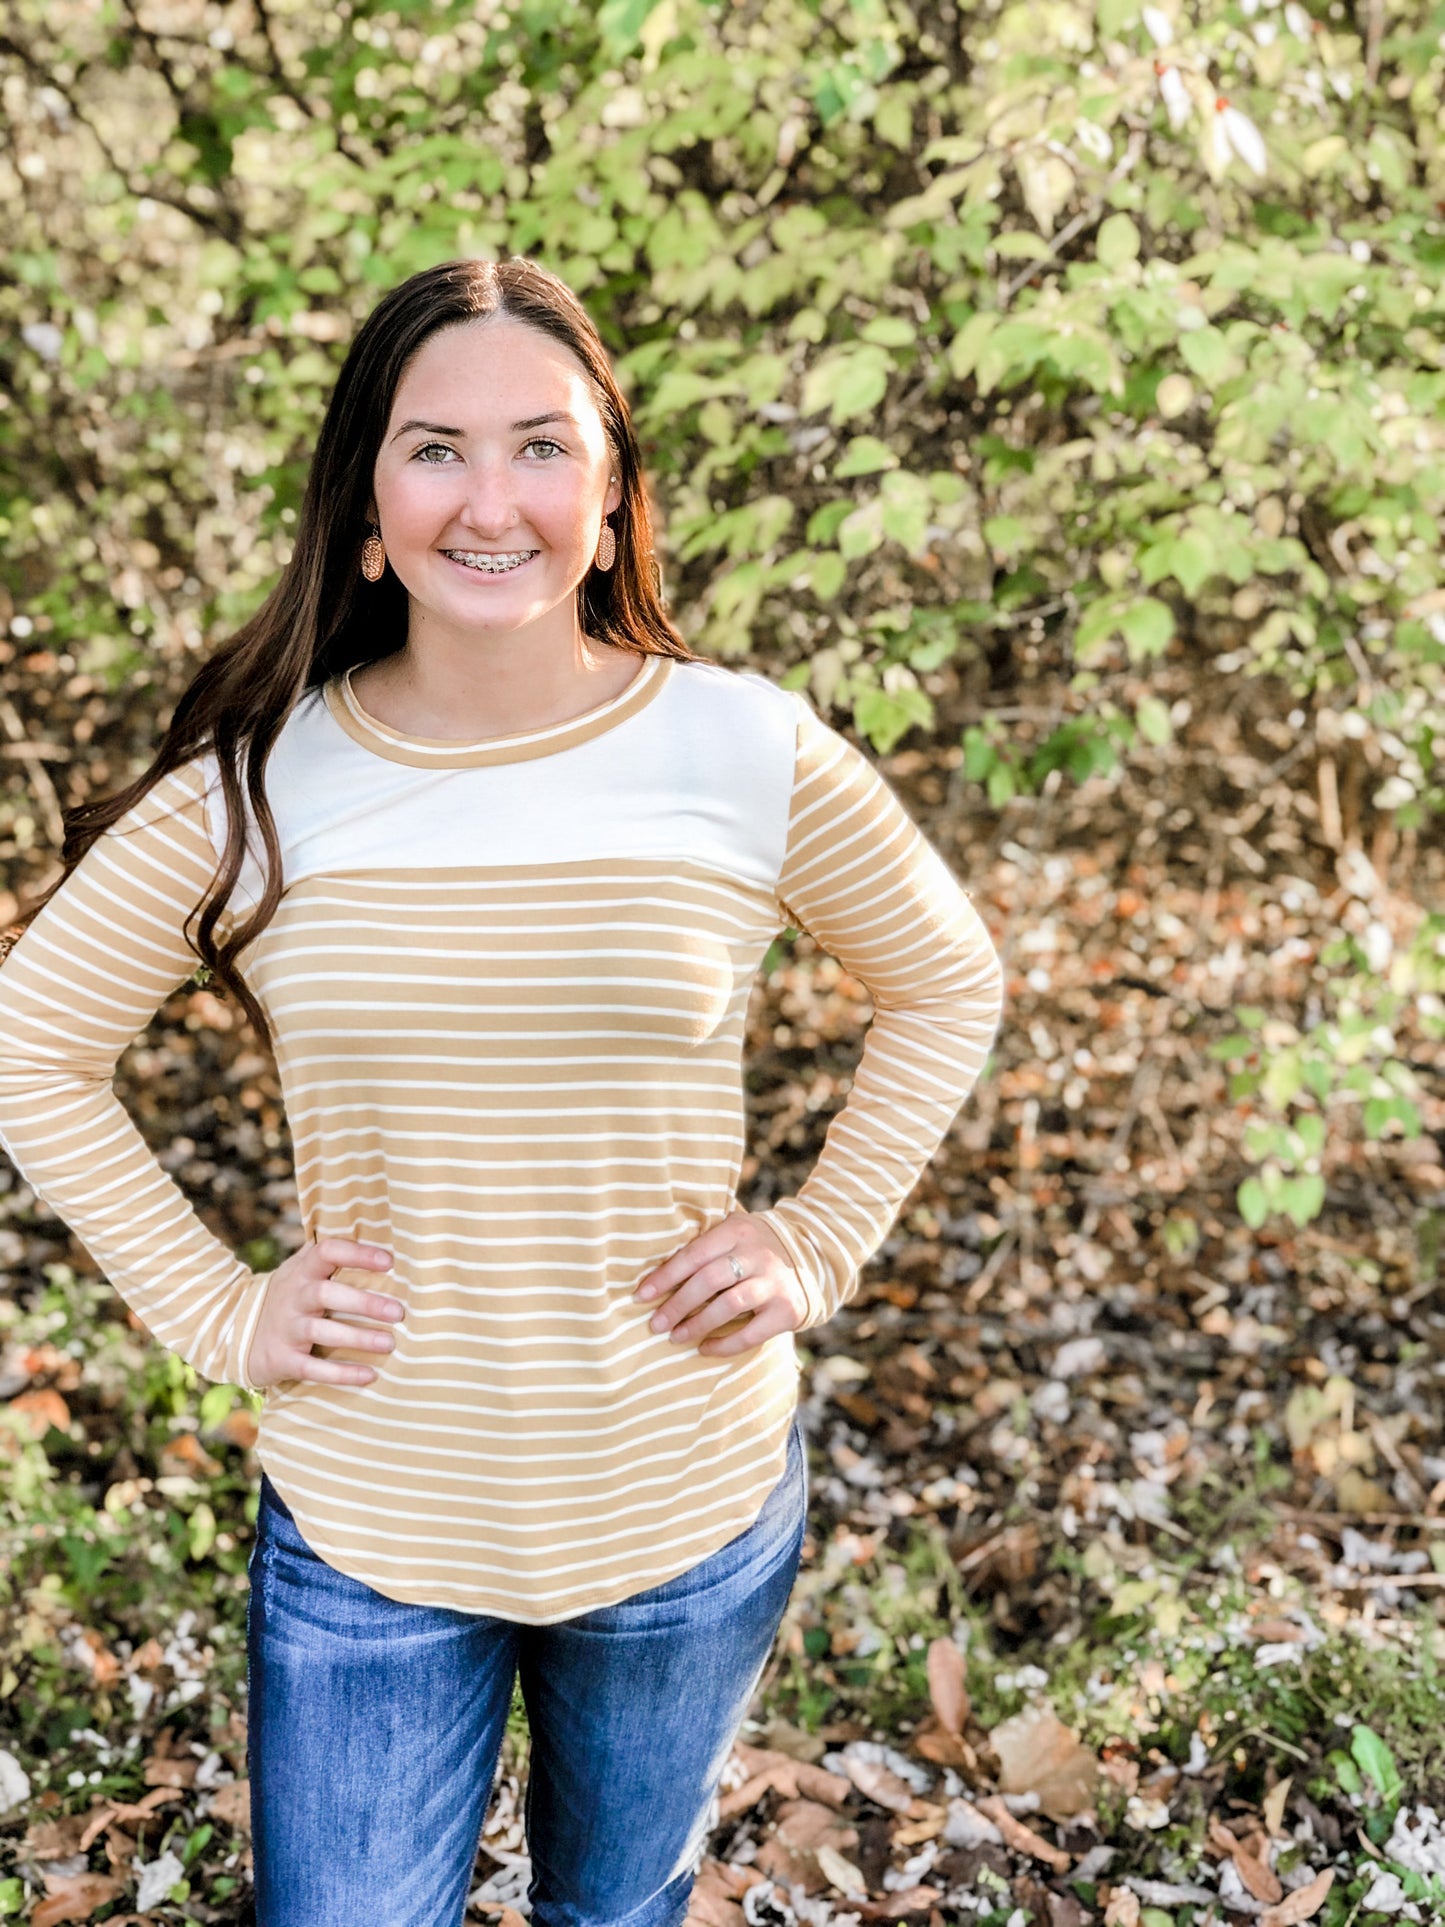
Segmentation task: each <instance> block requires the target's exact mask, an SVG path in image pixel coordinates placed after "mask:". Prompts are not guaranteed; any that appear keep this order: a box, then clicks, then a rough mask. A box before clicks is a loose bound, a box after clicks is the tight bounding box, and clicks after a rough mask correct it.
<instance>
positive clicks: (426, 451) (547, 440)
mask: <svg viewBox="0 0 1445 1927" xmlns="http://www.w3.org/2000/svg"><path fill="white" fill-rule="evenodd" d="M525 446H526V447H527V448H549V449H552V450H553V451H554V452H555V453H556V454H558V455H564V454H565V453H566V450H565V449H564V448H563V446H562V444H561V443H560V442H554V441H553V440H552V438H551V436H550V435H536V436H534V437H533V438H532V440H531V441H530V442H527V443H526V444H525ZM434 449H440V450H441V453H442V454H443V455H452V454H455V452H456V451H455V450H454V449H451V448H448V447H447V445H446V443H445V442H423V443H422V445H421V447H420V448H419V449H418V450H417V451H416V454H415V455H414V456H413V458H412V459H413V460H414V461H418V462H425V463H426V465H427V467H428V468H439V467H440V466H441V463H440V462H439V461H438V462H434V461H432V460H431V459H430V457H431V454H432V451H433V450H434ZM544 459H545V460H547V461H549V462H550V461H551V460H552V456H551V455H548V456H546V457H545V458H544Z"/></svg>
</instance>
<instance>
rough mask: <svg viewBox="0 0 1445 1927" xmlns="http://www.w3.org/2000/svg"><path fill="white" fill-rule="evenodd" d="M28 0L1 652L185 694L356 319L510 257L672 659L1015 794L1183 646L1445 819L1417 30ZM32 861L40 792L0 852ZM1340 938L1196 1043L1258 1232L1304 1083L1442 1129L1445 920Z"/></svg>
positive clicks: (1443, 296)
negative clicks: (642, 549)
mask: <svg viewBox="0 0 1445 1927" xmlns="http://www.w3.org/2000/svg"><path fill="white" fill-rule="evenodd" d="M5 22H6V24H5V26H4V29H3V31H0V69H3V88H4V108H5V119H6V123H7V131H6V135H5V139H4V145H3V149H0V208H3V211H4V218H5V225H6V230H7V232H8V234H9V236H10V245H9V249H8V255H7V261H6V266H5V270H4V274H3V277H0V337H3V338H0V372H3V375H4V384H3V385H4V388H5V390H6V392H5V393H4V394H3V395H0V403H3V406H0V553H3V556H4V559H5V571H6V576H7V578H8V580H9V583H10V585H11V586H10V591H9V596H10V599H11V601H12V603H13V607H7V608H4V609H0V614H6V615H8V616H9V617H10V633H11V636H12V638H15V639H17V640H19V641H20V642H21V643H22V644H24V642H25V639H26V638H28V637H34V638H35V639H36V641H35V643H32V644H29V645H28V646H30V647H34V646H36V644H38V643H40V642H41V641H42V640H43V644H44V646H45V648H46V649H48V650H49V651H51V652H61V653H63V655H64V657H65V658H67V659H69V660H71V661H73V663H74V664H75V665H76V667H77V668H78V669H79V670H80V671H81V672H82V673H91V674H95V673H100V674H102V675H104V676H105V677H106V678H107V679H108V680H109V681H110V682H111V683H112V685H113V686H119V685H121V684H123V683H125V682H126V681H127V680H134V679H136V678H137V677H154V678H155V679H156V680H157V681H158V682H159V683H160V684H161V685H162V686H163V687H165V686H170V685H173V684H175V683H176V682H177V681H178V679H179V678H180V677H181V675H182V674H183V672H184V670H185V666H186V664H187V663H188V662H189V661H190V660H192V659H193V658H194V656H195V655H196V654H198V653H201V652H204V650H205V649H206V648H207V647H208V646H209V643H210V641H211V640H213V639H214V638H215V637H216V636H218V635H219V634H221V633H224V631H225V630H226V629H227V628H228V627H229V626H231V625H233V624H234V623H235V622H237V621H238V620H239V619H240V618H241V617H242V616H244V615H245V614H246V613H247V612H248V611H249V610H250V609H251V608H252V607H253V606H254V604H255V602H256V600H257V599H258V597H259V595H260V593H261V592H262V591H263V589H264V588H265V586H267V585H268V584H269V583H270V581H271V580H272V579H273V578H274V576H275V573H276V571H277V569H278V568H279V567H280V566H281V565H282V563H283V562H284V560H285V558H286V554H287V545H288V539H289V538H288V529H289V526H290V525H291V523H292V522H293V521H294V517H295V512H296V504H297V501H298V496H299V491H300V488H301V486H302V482H303V478H304V473H305V465H306V461H307V457H308V453H309V448H310V445H311V441H312V437H313V435H314V431H315V429H316V426H317V423H318V420H319V416H320V412H321V410H322V407H323V405H324V401H325V397H326V395H327V392H328V389H329V386H330V383H331V381H332V378H333V375H334V372H335V369H336V367H337V365H338V362H339V358H340V355H341V353H342V352H343V345H344V343H345V341H346V340H347V338H348V337H349V335H350V333H351V331H352V330H353V328H354V327H355V325H356V324H357V322H358V321H359V320H360V319H361V318H362V317H363V316H364V314H365V313H366V312H367V311H368V310H369V308H370V307H371V306H372V305H373V303H374V302H375V300H376V299H377V297H378V295H379V293H380V292H381V291H382V290H383V289H385V288H386V287H388V286H390V285H392V284H394V283H395V282H396V281H397V280H399V279H400V278H402V277H403V276H405V275H407V274H409V273H411V272H413V271H414V270H416V269H418V268H421V267H424V266H427V265H429V264H431V263H434V262H436V261H439V260H442V259H446V258H449V257H453V256H457V255H466V254H496V253H499V252H523V253H529V254H533V255H535V256H536V257H537V258H539V259H540V260H542V261H543V262H544V263H545V264H546V265H547V266H549V267H551V268H553V269H554V270H556V271H557V272H558V273H560V274H561V275H563V276H564V277H565V278H566V279H567V280H568V281H569V282H570V284H571V285H572V286H573V287H574V288H575V289H576V290H577V291H578V293H579V294H580V295H581V296H582V298H583V299H584V300H585V302H586V303H587V305H588V307H589V309H590V311H591V312H592V314H593V315H594V317H595V319H596V321H597V323H598V326H599V327H600V329H601V331H602V333H603V336H604V338H605V339H606V341H607V342H608V345H609V348H610V350H611V352H612V354H613V356H614V360H615V363H616V366H617V369H618V372H619V375H620V377H621V379H622V381H623V383H624V385H625V387H626V388H627V390H628V392H629V395H630V398H631V401H632V404H633V407H634V410H635V414H636V419H637V422H638V426H639V429H640V432H641V434H642V436H643V439H644V445H645V454H646V459H647V462H648V466H649V472H650V474H651V476H652V478H653V482H654V485H655V489H656V493H657V497H658V506H659V509H660V511H661V520H662V523H663V527H664V536H663V549H662V555H661V560H662V563H663V569H664V579H665V585H666V589H667V593H668V596H669V600H670V603H671V606H672V608H673V611H674V614H675V616H676V619H677V620H678V621H679V622H680V623H681V625H682V626H683V627H684V629H685V630H686V631H687V633H688V634H689V635H690V636H691V637H692V639H693V640H694V641H695V643H696V644H697V646H699V647H700V648H702V649H704V650H707V651H711V652H714V653H716V654H718V655H721V656H724V657H729V658H740V657H745V656H746V657H751V658H752V659H753V660H755V661H756V662H757V663H758V664H759V665H760V666H762V667H764V668H766V669H767V670H768V671H769V672H770V673H772V674H774V675H776V676H778V677H779V678H781V679H782V680H784V681H785V682H788V683H791V684H797V685H806V686H807V687H808V688H809V689H810V691H811V693H812V694H813V696H814V697H815V699H816V700H817V701H818V702H819V703H821V704H822V705H824V706H825V707H831V710H832V713H834V714H835V715H836V716H837V717H838V718H839V719H840V720H851V721H852V722H853V723H854V724H855V725H856V727H857V729H858V731H859V732H860V734H861V735H862V736H863V737H864V738H865V739H866V740H867V741H868V742H869V743H871V744H872V746H873V747H874V748H875V749H877V750H879V751H887V750H889V749H891V748H893V747H894V746H895V745H897V744H899V743H900V742H902V741H904V740H905V739H906V738H907V737H908V735H909V732H910V731H911V732H915V736H914V740H919V741H921V740H923V738H924V736H925V735H926V734H927V733H928V732H947V733H948V734H951V735H952V736H953V737H954V738H955V740H961V746H962V750H963V764H962V779H963V781H964V782H965V783H967V784H970V785H977V786H978V788H977V790H976V791H975V792H974V795H975V798H976V801H977V803H978V804H979V805H980V806H984V805H986V806H988V807H992V808H995V809H1002V808H1004V807H1006V806H1007V805H1008V804H1009V802H1010V800H1011V799H1013V798H1016V797H1018V796H1020V795H1029V794H1032V793H1035V792H1037V791H1039V790H1041V789H1045V788H1047V787H1048V786H1050V785H1051V784H1052V785H1057V783H1058V782H1060V781H1068V782H1074V781H1087V780H1091V779H1092V780H1099V779H1107V778H1108V777H1109V775H1110V773H1111V772H1113V771H1115V770H1116V769H1117V768H1118V766H1119V764H1120V759H1126V758H1130V757H1135V756H1141V755H1145V756H1147V755H1150V754H1155V755H1157V754H1158V752H1159V751H1160V750H1161V749H1163V748H1167V746H1168V744H1169V742H1170V740H1171V738H1172V736H1173V735H1174V733H1175V732H1176V731H1177V730H1180V729H1182V728H1185V727H1186V726H1188V725H1189V724H1190V721H1191V716H1192V713H1193V699H1192V698H1191V696H1190V695H1189V694H1188V693H1183V694H1181V693H1180V692H1181V690H1185V691H1186V692H1187V689H1188V681H1187V678H1188V677H1189V676H1190V675H1193V674H1195V673H1196V672H1202V671H1204V670H1207V671H1208V672H1209V674H1210V675H1211V676H1212V677H1214V678H1215V680H1216V686H1217V685H1218V679H1219V678H1221V677H1222V678H1223V679H1224V684H1225V687H1226V688H1232V687H1234V686H1235V685H1242V684H1244V683H1246V682H1248V681H1249V680H1250V679H1253V678H1261V677H1262V678H1265V679H1266V680H1267V684H1268V689H1269V696H1268V700H1269V701H1270V703H1271V704H1272V705H1273V706H1274V708H1275V710H1276V711H1277V713H1278V714H1280V715H1281V716H1284V715H1287V716H1288V719H1289V720H1288V727H1289V729H1290V731H1291V732H1292V733H1293V734H1294V735H1295V736H1296V737H1297V738H1298V739H1299V742H1300V744H1301V745H1302V747H1303V749H1304V750H1305V751H1306V752H1307V753H1308V754H1309V755H1310V756H1312V757H1314V758H1315V759H1316V761H1317V763H1318V765H1319V768H1320V775H1321V782H1322V784H1323V783H1326V767H1325V766H1326V765H1327V766H1328V770H1327V776H1328V783H1327V784H1326V788H1328V789H1329V791H1330V793H1331V794H1335V793H1343V794H1345V795H1346V796H1347V797H1350V796H1352V797H1354V798H1356V799H1357V800H1356V803H1355V804H1354V806H1353V818H1352V820H1347V821H1346V822H1345V823H1344V824H1343V830H1342V834H1343V835H1344V837H1345V839H1346V840H1347V841H1348V842H1349V843H1350V844H1351V846H1352V847H1357V846H1359V844H1360V838H1361V835H1362V831H1363V829H1365V828H1375V829H1378V827H1379V825H1380V824H1381V823H1386V824H1388V825H1390V826H1392V829H1393V831H1395V832H1398V833H1399V834H1400V835H1402V836H1403V837H1404V838H1405V842H1404V844H1403V845H1400V846H1395V845H1392V847H1401V848H1403V849H1404V850H1405V852H1406V854H1407V855H1409V854H1411V853H1413V852H1415V851H1417V850H1419V849H1421V848H1423V847H1424V846H1425V844H1427V843H1428V842H1429V841H1430V840H1431V839H1433V838H1434V837H1435V836H1436V832H1437V825H1438V813H1439V811H1440V810H1441V807H1442V805H1445V782H1442V776H1441V763H1442V757H1441V751H1442V743H1445V695H1442V663H1445V587H1442V572H1441V568H1440V556H1439V529H1440V524H1441V517H1442V511H1445V221H1442V215H1445V125H1442V116H1441V100H1442V95H1445V7H1442V6H1441V5H1438V4H1436V5H1430V4H1425V3H1424V0H1360V4H1359V5H1358V7H1357V8H1356V9H1354V10H1352V9H1351V8H1350V7H1347V6H1346V5H1344V4H1342V3H1341V0H1335V3H1334V4H1330V5H1324V4H1319V3H1318V0H1317V4H1315V5H1314V6H1313V7H1305V6H1303V5H1301V4H1298V0H1291V3H1290V4H1289V5H1286V6H1283V7H1281V6H1279V5H1277V4H1267V0H1235V4H1225V5H1217V6H1202V5H1201V6H1197V7H1194V8H1190V7H1187V6H1183V5H1178V4H1166V0H1160V5H1159V6H1157V7H1141V6H1140V5H1138V4H1136V0H1100V3H1099V4H1097V5H1088V4H1083V3H1082V0H1043V3H1042V4H1040V3H1039V0H994V4H983V5H978V6H970V7H967V8H958V7H954V6H951V5H926V6H925V5H919V6H909V5H906V4H903V0H768V3H767V4H766V5H764V4H761V3H760V0H733V3H732V4H727V3H726V0H602V4H600V5H593V6H588V7H582V6H578V5H576V4H575V3H574V0H516V4H511V5H492V4H488V0H480V4H478V3H477V0H467V4H460V5H439V6H428V5H421V4H413V3H411V0H405V3H404V4H400V5H396V4H392V5H384V4H372V3H371V0H362V3H361V4H337V5H334V6H329V7H328V6H326V5H323V4H320V3H319V0H284V3H282V4H278V0H265V4H262V0H250V3H249V4H202V0H167V4H159V3H156V4H148V5H146V4H141V0H10V5H9V6H8V8H7V10H6V15H5ZM1181 673H1182V675H1183V677H1184V679H1185V680H1183V681H1181ZM941 703H942V705H943V707H942V708H941V707H940V704H941ZM1196 720H1197V719H1196ZM1331 786H1332V787H1331ZM1321 798H1322V800H1321V811H1322V813H1327V811H1328V803H1327V797H1326V790H1325V789H1322V791H1321ZM1348 814H1349V812H1348V811H1347V815H1348ZM7 819H8V823H7ZM1324 827H1325V828H1328V827H1329V826H1328V825H1325V826H1324ZM7 837H8V841H7ZM36 838H37V822H36V816H35V812H34V809H33V807H32V806H31V804H30V803H29V802H28V801H27V795H26V791H25V788H24V785H23V784H12V785H11V794H10V796H9V797H8V798H6V799H4V800H3V801H0V856H3V855H7V854H9V855H19V856H21V857H23V856H24V853H25V851H26V850H27V848H29V847H30V846H31V845H33V844H34V843H35V842H36ZM1430 907H1431V906H1429V905H1422V909H1428V908H1430ZM1331 968H1332V970H1333V971H1334V972H1335V974H1334V975H1333V976H1332V978H1331V981H1330V984H1329V986H1328V992H1327V995H1326V997H1325V998H1324V999H1323V1001H1322V1002H1321V1004H1320V1007H1319V1009H1318V1010H1316V1011H1314V1012H1313V1013H1308V1014H1303V1013H1302V1015H1301V1021H1300V1023H1299V1024H1298V1025H1294V1026H1290V1025H1286V1026H1284V1027H1283V1028H1281V1026H1279V1025H1278V1024H1275V1025H1274V1026H1272V1027H1269V1026H1265V1025H1263V1022H1262V1020H1258V1021H1256V1020H1257V1019H1258V1016H1259V1014H1258V1013H1253V1014H1251V1013H1244V1014H1243V1019H1242V1026H1241V1029H1240V1031H1239V1032H1238V1034H1237V1035H1236V1036H1235V1037H1233V1038H1231V1039H1228V1040H1225V1043H1224V1044H1223V1045H1221V1053H1222V1054H1224V1055H1227V1056H1229V1057H1230V1058H1231V1061H1232V1062H1234V1063H1235V1064H1236V1066H1237V1069H1236V1077H1235V1086H1234V1090H1235V1095H1236V1096H1237V1097H1240V1098H1241V1099H1249V1100H1252V1101H1254V1102H1255V1103H1256V1104H1257V1107H1258V1110H1259V1120H1258V1128H1257V1129H1256V1131H1255V1132H1254V1135H1253V1137H1252V1139H1251V1149H1252V1152H1253V1155H1254V1157H1255V1160H1256V1162H1257V1164H1258V1167H1259V1169H1258V1172H1257V1174H1256V1176H1255V1177H1254V1178H1252V1179H1251V1180H1250V1184H1249V1186H1247V1187H1246V1188H1245V1189H1244V1190H1243V1191H1242V1192H1241V1196H1240V1203H1241V1208H1242V1209H1243V1210H1244V1211H1245V1212H1246V1215H1248V1216H1249V1217H1250V1218H1251V1221H1254V1222H1260V1221H1262V1220H1263V1219H1264V1217H1266V1216H1267V1215H1268V1214H1269V1213H1270V1212H1271V1211H1276V1210H1282V1211H1286V1212H1288V1213H1289V1214H1290V1215H1291V1216H1293V1217H1294V1218H1295V1219H1296V1220H1297V1221H1299V1222H1303V1221H1304V1220H1306V1219H1307V1218H1309V1217H1310V1216H1312V1215H1313V1214H1314V1213H1315V1212H1316V1211H1318V1209H1319V1208H1320V1202H1321V1199H1322V1197H1323V1179H1322V1176H1321V1155H1322V1150H1323V1129H1324V1123H1323V1121H1324V1118H1325V1116H1326V1113H1327V1111H1328V1108H1329V1106H1330V1105H1331V1104H1334V1103H1338V1102H1340V1101H1343V1102H1344V1103H1346V1104H1347V1105H1348V1106H1350V1107H1352V1108H1355V1109H1358V1110H1359V1111H1360V1112H1361V1114H1362V1116H1363V1117H1364V1121H1365V1128H1366V1130H1367V1132H1368V1133H1370V1134H1374V1135H1378V1134H1379V1133H1381V1132H1383V1131H1386V1130H1389V1129H1391V1128H1394V1129H1396V1130H1399V1131H1403V1132H1406V1133H1408V1132H1410V1131H1412V1130H1414V1129H1416V1128H1418V1118H1417V1116H1416V1112H1415V1109H1414V1106H1413V1104H1412V1102H1411V1075H1410V1072H1409V1071H1408V1070H1407V1068H1406V1067H1405V1065H1404V1064H1403V1063H1401V1062H1400V1061H1399V1059H1398V1058H1397V1056H1396V1054H1395V1049H1394V1031H1393V1026H1394V1024H1395V1023H1396V1021H1397V1020H1398V1018H1399V1017H1400V1015H1401V1011H1402V1008H1403V1006H1404V1005H1405V1003H1406V1002H1409V1003H1411V1004H1412V1006H1413V1008H1412V1011H1411V1021H1412V1023H1414V1024H1416V1025H1420V1024H1423V1025H1424V1027H1425V1029H1426V1031H1427V1033H1428V1032H1429V1031H1430V1030H1431V1028H1432V1027H1434V1028H1435V1029H1436V1030H1437V1031H1438V1029H1439V1026H1440V1013H1441V1005H1440V1001H1439V998H1438V996H1437V995H1436V993H1437V991H1438V990H1439V988H1440V987H1441V982H1442V976H1445V924H1442V921H1441V919H1440V917H1439V915H1438V914H1436V915H1422V917H1421V919H1420V922H1419V927H1418V932H1417V936H1416V940H1415V942H1414V944H1413V945H1412V946H1411V947H1410V948H1409V949H1408V950H1400V951H1397V952H1396V953H1395V955H1394V956H1393V957H1392V958H1391V959H1390V960H1389V964H1388V968H1386V967H1385V966H1383V965H1381V964H1380V963H1379V961H1378V959H1376V958H1373V957H1372V954H1371V953H1370V950H1369V946H1368V945H1361V943H1359V942H1358V941H1356V940H1355V939H1353V938H1351V937H1346V936H1343V935H1342V938H1341V942H1340V944H1339V946H1338V947H1337V954H1336V955H1335V956H1334V957H1333V959H1332V960H1331ZM1422 998H1423V1000H1424V1001H1423V1003H1420V1002H1419V1001H1418V1000H1420V999H1422Z"/></svg>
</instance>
